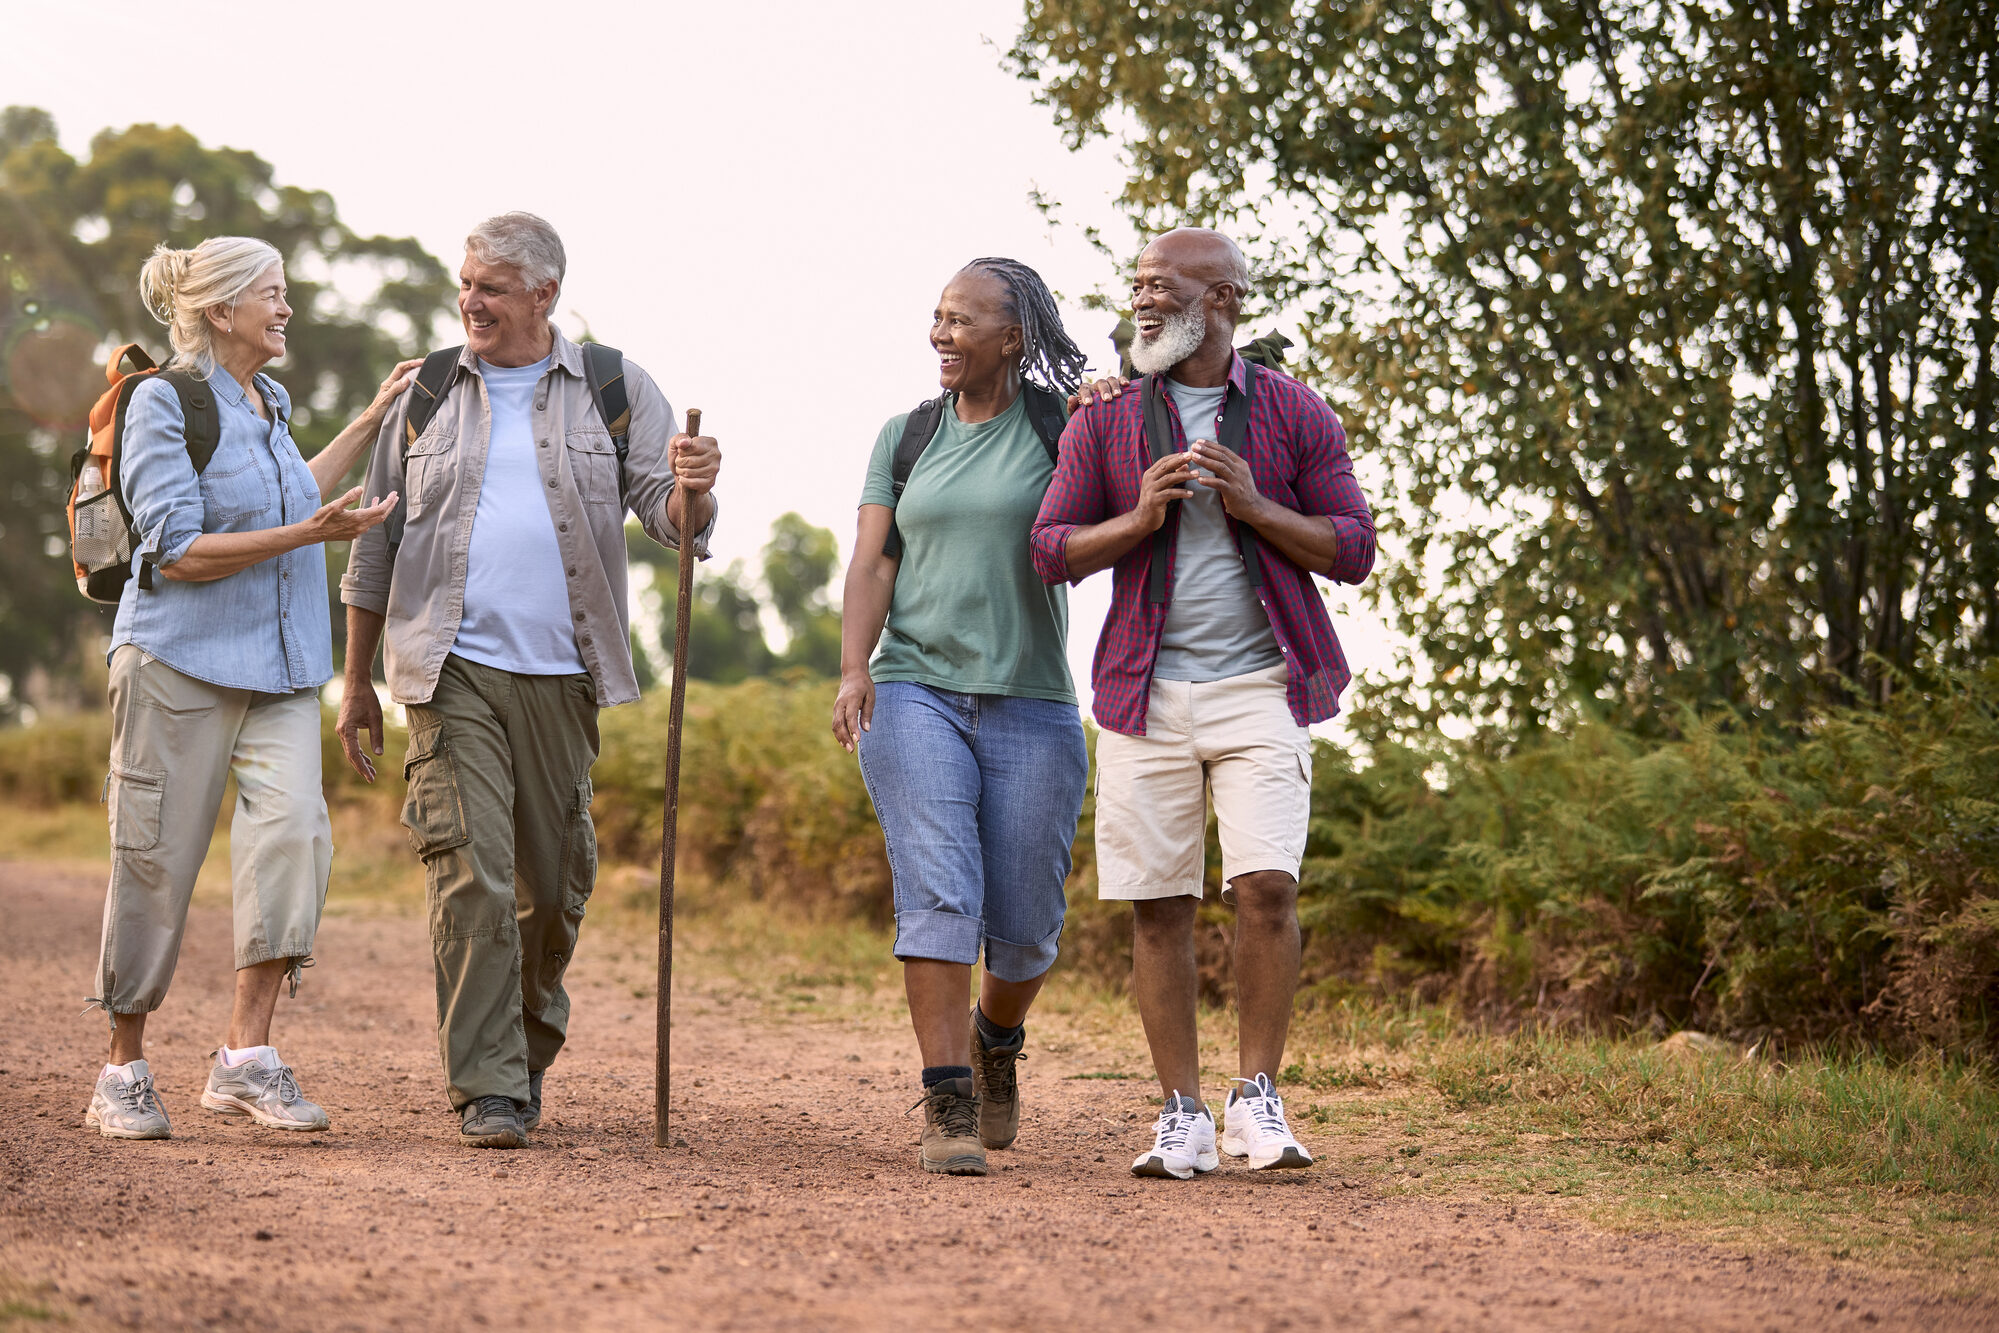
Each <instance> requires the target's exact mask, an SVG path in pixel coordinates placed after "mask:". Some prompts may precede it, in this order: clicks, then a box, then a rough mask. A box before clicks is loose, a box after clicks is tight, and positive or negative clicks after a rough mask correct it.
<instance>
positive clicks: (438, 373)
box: [382, 344, 465, 564]
mask: <svg viewBox="0 0 1999 1333" xmlns="http://www.w3.org/2000/svg"><path fill="white" fill-rule="evenodd" d="M464 351H465V348H464V345H463V344H460V345H459V346H457V347H441V348H439V349H438V350H437V351H435V352H432V353H431V354H430V355H428V356H426V357H425V358H424V359H423V366H422V367H421V368H420V369H419V370H418V371H417V372H416V382H415V383H413V384H411V385H410V387H409V388H408V389H406V390H404V392H405V393H407V394H408V395H409V400H410V407H409V415H408V416H407V417H406V418H404V421H403V438H402V439H401V440H400V441H398V442H397V445H398V449H399V450H400V453H401V456H402V463H403V471H404V473H405V474H407V473H408V471H409V456H410V446H411V445H413V444H415V443H416V441H417V437H418V436H419V435H422V434H423V432H424V430H425V428H427V427H428V426H429V425H430V422H431V418H432V417H435V416H436V415H437V409H438V408H440V407H442V406H443V405H444V396H445V395H446V394H447V393H449V392H451V380H452V377H453V375H455V374H456V373H457V370H458V358H459V357H460V356H461V355H463V354H464ZM404 488H405V489H407V488H408V483H407V482H405V483H404ZM409 505H410V502H409V497H408V496H404V497H402V498H401V499H399V500H397V501H396V507H395V508H394V509H393V510H392V511H390V513H389V517H388V519H387V520H386V521H385V522H384V523H383V524H382V537H383V539H384V540H385V541H386V542H387V543H388V548H389V563H390V564H394V563H395V559H396V551H397V549H398V548H400V547H401V546H402V544H403V527H404V524H405V523H406V522H407V521H408V515H409Z"/></svg>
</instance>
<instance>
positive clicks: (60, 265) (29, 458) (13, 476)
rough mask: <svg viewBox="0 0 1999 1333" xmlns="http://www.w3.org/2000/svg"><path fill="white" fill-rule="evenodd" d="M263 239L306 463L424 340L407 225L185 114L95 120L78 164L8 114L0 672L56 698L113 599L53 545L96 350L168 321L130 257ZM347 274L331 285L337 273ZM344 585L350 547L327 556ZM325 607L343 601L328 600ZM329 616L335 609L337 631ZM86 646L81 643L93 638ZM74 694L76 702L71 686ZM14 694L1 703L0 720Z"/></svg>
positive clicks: (426, 267)
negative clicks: (344, 214) (278, 269)
mask: <svg viewBox="0 0 1999 1333" xmlns="http://www.w3.org/2000/svg"><path fill="white" fill-rule="evenodd" d="M220 235H241V236H257V237H261V238H263V239H264V240H267V241H269V242H270V243H271V244H273V245H274V246H276V247H277V249H278V251H279V252H280V253H281V254H283V255H284V256H285V261H286V279H287V282H288V284H289V287H290V300H291V304H292V306H293V307H294V309H295V310H296V312H297V313H296V315H295V316H294V317H293V320H292V325H291V330H292V336H291V340H290V350H289V352H288V354H287V355H286V357H285V359H284V360H283V361H281V362H278V363H277V364H275V365H274V366H273V367H272V368H271V369H272V373H273V374H274V375H275V376H276V377H277V378H278V379H279V380H280V381H281V382H283V383H284V384H285V386H286V387H287V388H288V389H289V390H290V391H291V394H292V399H293V417H292V434H293V437H294V438H295V439H296V440H297V441H298V443H299V447H300V449H301V451H303V452H304V453H305V454H306V455H307V456H310V455H312V454H313V453H315V452H316V451H317V450H318V449H320V448H321V447H322V446H324V445H325V444H326V442H327V441H329V440H331V439H332V438H333V436H334V435H336V434H338V433H339V431H340V429H341V428H342V427H343V426H345V425H346V424H347V422H348V421H350V420H352V419H353V417H354V416H355V415H356V414H357V413H358V412H359V411H360V410H361V408H362V407H364V406H366V404H367V402H368V400H369V399H370V398H372V397H373V395H374V393H375V389H376V386H377V385H379V384H380V382H381V380H382V378H383V377H384V376H385V375H386V374H387V373H388V371H389V368H390V367H391V366H393V365H394V364H395V362H396V361H397V360H398V359H400V358H402V357H405V356H409V355H411V354H413V353H415V352H416V351H418V350H420V349H421V348H423V347H425V346H427V345H428V342H429V338H430V333H431V326H432V322H433V321H434V320H435V319H436V317H437V316H438V315H439V314H441V313H443V312H445V311H447V310H449V308H450V297H451V291H452V283H451V280H450V277H449V275H448V274H447V273H446V272H445V270H444V268H443V266H442V265H440V264H439V263H438V262H437V260H436V259H434V258H432V257H431V256H430V255H429V254H427V253H426V252H425V251H424V250H423V248H422V247H421V246H419V245H418V244H417V243H416V242H415V241H413V240H410V239H407V238H399V237H386V236H372V237H364V236H358V235H356V234H355V233H354V232H353V231H351V230H350V229H348V228H347V227H346V226H345V225H343V224H342V223H341V221H340V218H339V215H338V213H337V211H336V210H335V208H334V204H333V200H332V199H331V198H330V197H329V196H328V195H326V194H325V193H324V192H321V191H315V190H305V189H300V188H298V187H296V186H289V185H279V184H277V183H276V181H275V173H274V172H273V169H272V168H271V166H270V165H269V164H268V163H266V162H264V161H263V160H262V159H260V158H258V157H257V156H255V155H254V154H252V153H247V152H242V151H239V150H236V149H229V148H208V147H205V146H203V145H202V144H201V143H200V142H199V141H198V140H196V139H195V138H194V136H193V135H191V134H189V133H188V132H187V131H186V130H183V129H180V128H178V127H162V126H158V125H134V126H131V127H130V128H128V129H124V130H106V131H104V132H103V133H101V134H99V135H98V136H97V137H96V138H95V139H93V140H92V141H91V146H90V156H89V157H88V158H86V159H82V160H79V159H76V158H73V157H71V156H70V155H69V154H68V153H67V152H65V151H64V150H63V148H62V146H61V145H60V144H59V143H58V142H57V140H56V137H55V125H54V122H53V121H52V120H51V119H50V118H49V116H48V114H47V113H46V112H43V111H38V110H35V109H33V108H30V107H10V108H7V109H6V110H5V111H0V561H4V564H5V566H6V569H7V572H8V577H7V580H6V582H5V585H4V586H0V676H4V677H6V678H7V679H8V680H9V681H10V682H11V683H12V686H13V693H14V694H19V693H21V692H22V690H23V688H24V687H25V684H26V682H27V680H28V677H29V675H30V673H31V672H36V673H38V680H39V682H40V684H39V690H40V692H41V693H42V694H43V695H45V696H46V697H48V698H53V699H55V700H56V701H59V702H60V701H64V698H65V695H66V693H67V692H66V691H65V690H64V688H63V684H64V681H65V680H66V679H67V678H68V677H69V676H70V674H71V669H72V668H74V666H75V665H76V662H77V660H78V655H79V653H80V652H94V651H96V650H97V649H96V639H97V638H98V637H99V636H101V635H102V634H104V633H106V632H108V631H109V629H110V611H109V610H108V609H107V610H102V611H100V610H98V609H97V608H95V607H93V606H92V605H91V604H90V603H88V602H86V601H85V600H84V599H83V598H82V597H81V596H79V595H78V594H77V592H76V585H75V583H74V581H73V579H72V576H71V571H70V567H69V564H68V558H67V555H66V554H65V553H64V549H63V540H62V534H63V516H62V499H63V492H64V489H65V486H66V485H67V482H68V480H69V455H70V454H71V453H72V452H73V451H74V450H75V449H76V448H78V447H80V446H81V444H82V442H83V430H84V425H85V422H86V420H87V418H88V414H89V410H90V405H91V404H92V403H93V402H94V401H95V400H96V398H97V396H98V394H99V393H101V392H102V391H103V389H104V383H105V382H104V373H103V366H102V365H101V364H100V363H99V362H98V360H97V356H98V348H99V347H100V345H102V344H106V343H119V342H142V343H144V344H146V345H147V346H148V347H149V348H150V349H151V350H152V351H153V352H155V353H156V354H160V353H163V352H164V351H165V350H166V337H165V332H166V331H165V330H164V329H163V328H161V326H160V325H159V324H158V323H156V322H155V321H154V320H153V318H152V316H151V315H150V314H148V313H147V312H146V311H145V309H144V307H143V306H142V305H141V303H140V301H139V295H138V279H139V268H140V265H141V264H142V263H144V261H145V259H146V256H147V255H149V254H151V253H152V250H153V247H154V246H155V245H157V244H158V243H160V242H161V241H166V242H168V243H170V244H172V245H175V246H179V247H188V246H193V245H196V244H198V243H199V242H201V241H202V240H204V239H206V238H207V237H210V236H220ZM336 273H337V274H338V275H339V277H340V279H341V282H340V285H339V286H338V287H335V286H334V285H333V283H332V282H331V278H332V276H333V275H334V274H336ZM328 557H329V559H328V565H329V577H330V578H331V579H333V580H335V581H337V580H338V578H339V575H340V571H341V569H342V568H343V566H344V563H345V548H344V547H340V548H335V549H331V550H329V551H328ZM335 601H336V603H337V598H336V599H335ZM338 633H339V621H338V619H337V618H336V636H337V635H338ZM85 640H88V641H89V642H88V644H87V645H86V644H85V642H84V641H85ZM67 701H68V702H77V700H75V699H73V698H71V699H68V700H67ZM18 702H19V701H18V700H16V699H14V698H13V697H12V695H9V696H6V697H0V719H4V718H5V717H6V716H8V715H10V714H11V713H12V711H13V710H14V707H15V706H17V704H18Z"/></svg>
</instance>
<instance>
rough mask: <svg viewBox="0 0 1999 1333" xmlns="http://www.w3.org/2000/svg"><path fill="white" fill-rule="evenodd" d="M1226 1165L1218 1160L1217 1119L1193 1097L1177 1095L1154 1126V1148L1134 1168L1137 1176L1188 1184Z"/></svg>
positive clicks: (1133, 1172)
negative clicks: (1199, 1175)
mask: <svg viewBox="0 0 1999 1333" xmlns="http://www.w3.org/2000/svg"><path fill="white" fill-rule="evenodd" d="M1221 1164H1222V1159H1221V1158H1219V1157H1217V1156H1215V1117H1214V1115H1213V1114H1212V1113H1210V1112H1209V1110H1208V1108H1207V1107H1205V1106H1203V1105H1201V1103H1199V1102H1197V1101H1195V1100H1194V1099H1193V1098H1192V1097H1182V1096H1181V1095H1180V1094H1179V1093H1177V1092H1176V1093H1174V1094H1173V1095H1172V1096H1171V1097H1168V1098H1167V1099H1166V1105H1165V1107H1164V1108H1162V1109H1161V1110H1160V1112H1159V1119H1158V1120H1156V1121H1154V1122H1153V1125H1152V1148H1151V1150H1150V1151H1149V1152H1142V1153H1140V1154H1139V1155H1138V1160H1137V1161H1135V1162H1133V1163H1132V1164H1131V1173H1132V1174H1133V1175H1134V1176H1158V1177H1161V1178H1167V1177H1170V1178H1172V1179H1174V1180H1187V1179H1189V1178H1191V1177H1192V1176H1193V1175H1194V1173H1195V1172H1197V1171H1201V1172H1206V1171H1212V1170H1214V1169H1215V1168H1216V1167H1218V1166H1220V1165H1221Z"/></svg>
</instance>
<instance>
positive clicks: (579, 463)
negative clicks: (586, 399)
mask: <svg viewBox="0 0 1999 1333" xmlns="http://www.w3.org/2000/svg"><path fill="white" fill-rule="evenodd" d="M566 443H567V444H568V446H569V447H568V448H567V449H565V450H564V451H563V452H564V453H565V454H567V455H568V456H569V475H570V477H571V478H572V479H573V480H574V482H575V483H576V493H577V494H578V495H580V496H582V497H583V503H585V504H602V505H616V504H622V503H623V502H624V497H623V496H621V495H620V494H619V492H618V449H617V446H616V445H615V444H613V443H612V442H611V436H610V432H608V431H605V430H603V429H601V428H600V429H596V430H590V429H585V430H572V431H570V432H569V435H568V438H567V440H566Z"/></svg>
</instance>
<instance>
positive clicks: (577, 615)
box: [576, 611, 583, 621]
mask: <svg viewBox="0 0 1999 1333" xmlns="http://www.w3.org/2000/svg"><path fill="white" fill-rule="evenodd" d="M576 618H577V619H578V620H579V621H580V620H582V619H583V613H582V612H581V611H578V612H577V613H576Z"/></svg>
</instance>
